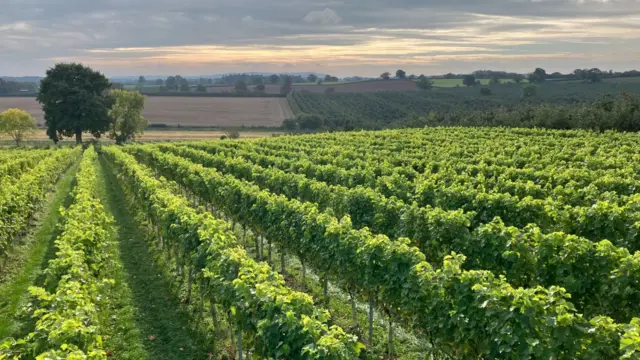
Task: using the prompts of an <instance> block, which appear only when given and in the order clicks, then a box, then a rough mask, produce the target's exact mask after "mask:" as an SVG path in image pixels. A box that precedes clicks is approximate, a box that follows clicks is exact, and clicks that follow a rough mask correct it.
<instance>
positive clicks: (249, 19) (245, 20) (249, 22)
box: [242, 15, 255, 25]
mask: <svg viewBox="0 0 640 360" xmlns="http://www.w3.org/2000/svg"><path fill="white" fill-rule="evenodd" d="M242 23H243V24H245V25H253V24H254V23H255V20H254V19H253V16H251V15H247V16H245V17H243V18H242Z"/></svg>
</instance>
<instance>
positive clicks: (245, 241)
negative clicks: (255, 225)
mask: <svg viewBox="0 0 640 360" xmlns="http://www.w3.org/2000/svg"><path fill="white" fill-rule="evenodd" d="M242 242H243V243H244V246H247V226H246V225H244V224H242Z"/></svg>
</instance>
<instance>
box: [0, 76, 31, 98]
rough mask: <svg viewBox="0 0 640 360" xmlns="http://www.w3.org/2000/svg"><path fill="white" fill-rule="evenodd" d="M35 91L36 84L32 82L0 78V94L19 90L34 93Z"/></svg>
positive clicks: (13, 92)
mask: <svg viewBox="0 0 640 360" xmlns="http://www.w3.org/2000/svg"><path fill="white" fill-rule="evenodd" d="M36 91H37V86H36V84H34V83H32V82H18V81H11V80H3V79H1V78H0V95H7V94H19V93H21V92H27V93H35V92H36Z"/></svg>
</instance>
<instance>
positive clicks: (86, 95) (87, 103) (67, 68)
mask: <svg viewBox="0 0 640 360" xmlns="http://www.w3.org/2000/svg"><path fill="white" fill-rule="evenodd" d="M110 87H111V83H110V82H109V79H107V78H106V77H105V76H104V75H102V74H101V73H100V72H98V71H94V70H92V69H91V68H89V67H86V66H83V65H81V64H76V63H71V64H57V65H56V66H54V67H53V68H50V69H49V70H47V76H46V77H45V78H44V79H43V80H42V82H41V83H40V90H39V91H38V98H37V99H38V102H40V104H42V110H43V111H44V118H45V124H46V126H47V135H48V136H49V138H50V139H51V140H53V141H54V142H55V143H58V141H59V140H61V139H63V138H64V137H71V136H74V135H75V137H76V143H78V144H80V143H82V133H90V134H92V135H93V136H94V137H96V138H99V137H100V136H101V135H102V134H104V133H105V132H107V131H109V129H110V128H111V118H110V117H109V109H110V108H111V105H112V104H113V101H112V99H111V97H110V96H109V93H108V90H109V88H110Z"/></svg>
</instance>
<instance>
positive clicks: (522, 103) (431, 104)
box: [288, 79, 640, 129]
mask: <svg viewBox="0 0 640 360" xmlns="http://www.w3.org/2000/svg"><path fill="white" fill-rule="evenodd" d="M607 80H615V79H607ZM487 88H488V89H489V90H490V93H489V94H484V95H483V94H482V93H481V87H450V88H433V89H431V90H427V91H405V92H400V91H395V92H391V91H389V92H372V93H355V92H354V93H326V94H325V93H323V94H319V93H312V92H300V91H294V92H293V93H292V94H290V95H289V96H288V98H289V103H290V104H291V108H292V110H293V112H294V113H295V114H296V115H301V114H310V115H317V116H319V117H320V118H321V119H322V121H323V123H324V127H326V128H329V129H361V128H365V129H382V128H389V127H403V126H408V127H422V126H425V125H426V124H425V123H422V122H421V123H417V124H413V123H412V122H411V120H412V119H414V118H416V117H426V116H428V115H430V114H436V115H442V117H445V118H446V117H453V118H455V117H456V116H458V115H460V114H462V115H465V116H466V114H467V113H474V114H472V116H471V117H479V118H481V119H484V120H481V121H475V120H474V121H469V122H468V123H465V122H464V121H459V122H457V124H463V125H476V126H477V125H485V126H486V125H490V122H489V121H486V119H485V118H492V117H494V115H493V113H492V111H496V110H499V109H507V110H514V111H517V110H522V112H523V113H526V112H529V113H530V112H532V111H536V109H537V106H542V107H545V106H546V107H548V106H557V107H558V108H562V110H567V109H569V107H582V106H584V105H591V104H593V103H594V102H595V103H597V102H598V101H599V100H600V99H601V98H602V97H603V96H607V95H610V96H612V97H613V98H616V97H620V94H621V92H623V91H624V92H626V93H628V94H630V95H631V96H634V97H636V98H637V96H638V95H640V82H638V81H619V82H614V81H605V82H602V83H597V84H586V83H583V82H569V81H555V82H554V81H547V82H546V83H544V84H540V85H537V86H536V88H535V90H536V92H535V94H533V95H532V96H529V97H524V96H523V85H520V84H515V83H508V84H499V85H493V86H490V87H487ZM475 112H477V113H478V114H475ZM507 117H510V118H514V117H513V116H510V115H509V116H507ZM448 121H449V120H447V119H445V121H443V125H444V124H446V123H447V122H448ZM456 121H457V120H456ZM453 123H454V124H456V122H453ZM502 125H503V126H513V124H512V123H510V122H508V121H507V122H503V123H502ZM534 125H535V126H542V127H546V126H545V125H544V124H542V123H540V124H531V122H529V123H527V122H524V123H520V124H519V126H534ZM516 126H518V124H516Z"/></svg>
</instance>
